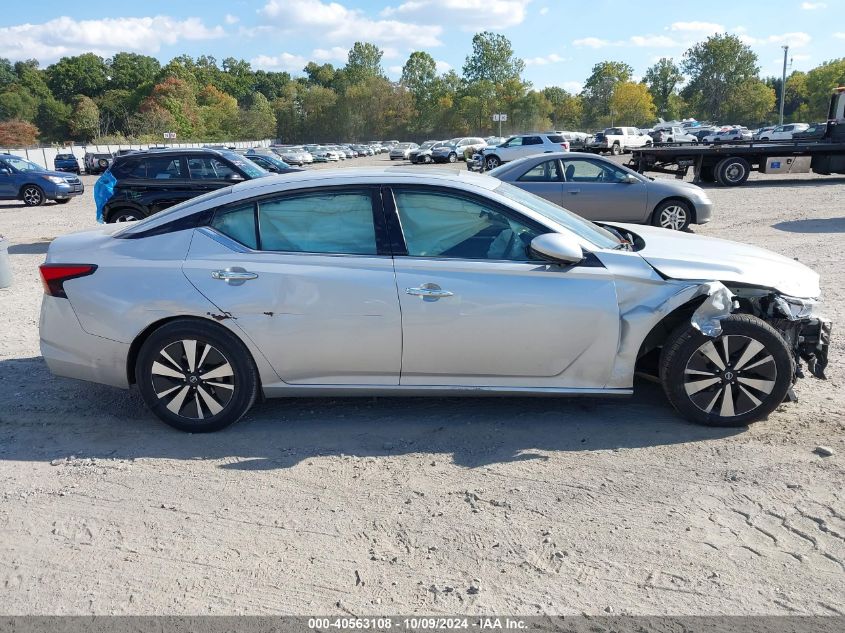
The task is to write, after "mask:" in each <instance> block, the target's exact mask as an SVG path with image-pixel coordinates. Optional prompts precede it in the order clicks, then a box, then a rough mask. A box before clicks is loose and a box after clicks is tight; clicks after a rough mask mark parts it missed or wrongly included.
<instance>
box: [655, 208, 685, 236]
mask: <svg viewBox="0 0 845 633" xmlns="http://www.w3.org/2000/svg"><path fill="white" fill-rule="evenodd" d="M659 223H660V226H661V227H663V228H664V229H672V230H673V231H680V230H682V229H683V228H684V227H685V226H686V225H687V210H686V209H684V208H683V207H682V206H680V205H677V204H673V205H671V206H668V207H666V208H665V209H663V211H661V212H660V220H659Z"/></svg>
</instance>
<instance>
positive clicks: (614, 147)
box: [610, 143, 622, 156]
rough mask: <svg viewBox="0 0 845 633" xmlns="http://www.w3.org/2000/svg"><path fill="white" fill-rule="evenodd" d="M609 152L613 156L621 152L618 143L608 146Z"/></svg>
mask: <svg viewBox="0 0 845 633" xmlns="http://www.w3.org/2000/svg"><path fill="white" fill-rule="evenodd" d="M610 153H611V154H613V155H614V156H619V154H621V153H622V148H621V147H619V143H614V144H613V145H612V146H611V147H610Z"/></svg>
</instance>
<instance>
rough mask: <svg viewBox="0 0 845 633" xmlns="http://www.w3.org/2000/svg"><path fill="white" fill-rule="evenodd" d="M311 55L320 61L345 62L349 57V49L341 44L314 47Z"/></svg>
mask: <svg viewBox="0 0 845 633" xmlns="http://www.w3.org/2000/svg"><path fill="white" fill-rule="evenodd" d="M311 56H312V57H313V58H314V59H315V60H316V61H320V62H329V61H332V62H345V61H346V60H347V59H348V58H349V50H348V49H346V48H344V47H343V46H332V47H331V48H315V49H314V52H313V53H311Z"/></svg>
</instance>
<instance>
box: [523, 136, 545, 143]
mask: <svg viewBox="0 0 845 633" xmlns="http://www.w3.org/2000/svg"><path fill="white" fill-rule="evenodd" d="M522 144H523V145H542V144H543V139H541V138H540V137H539V136H526V137H525V140H523V141H522Z"/></svg>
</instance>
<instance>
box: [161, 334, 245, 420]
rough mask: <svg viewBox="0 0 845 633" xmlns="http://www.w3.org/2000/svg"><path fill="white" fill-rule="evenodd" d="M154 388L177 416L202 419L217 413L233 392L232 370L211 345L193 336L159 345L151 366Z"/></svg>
mask: <svg viewBox="0 0 845 633" xmlns="http://www.w3.org/2000/svg"><path fill="white" fill-rule="evenodd" d="M150 372H151V374H152V376H151V379H152V380H151V382H152V386H153V390H154V392H155V395H156V397H157V398H158V399H159V401H161V402H162V404H164V406H165V407H167V409H168V410H169V411H170V412H171V413H173V414H175V415H178V416H180V417H183V418H188V419H191V420H204V419H206V418H208V417H213V416H215V415H217V414H218V413H220V412H221V411H222V410H223V409H224V408H225V407H226V405H227V404H228V403H229V401H230V400H231V399H232V396H233V395H234V393H235V387H236V384H235V372H234V369H233V368H232V364H231V363H230V362H229V359H228V358H226V356H225V355H223V353H222V352H220V350H218V349H217V348H216V347H214V346H213V345H210V344H208V343H204V342H202V341H197V340H195V339H182V340H179V341H174V342H173V343H170V344H169V345H167V346H165V347H164V348H163V349H161V350H160V351H159V353H158V356H157V357H156V360H155V361H154V362H153V364H152V368H151V369H150Z"/></svg>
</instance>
